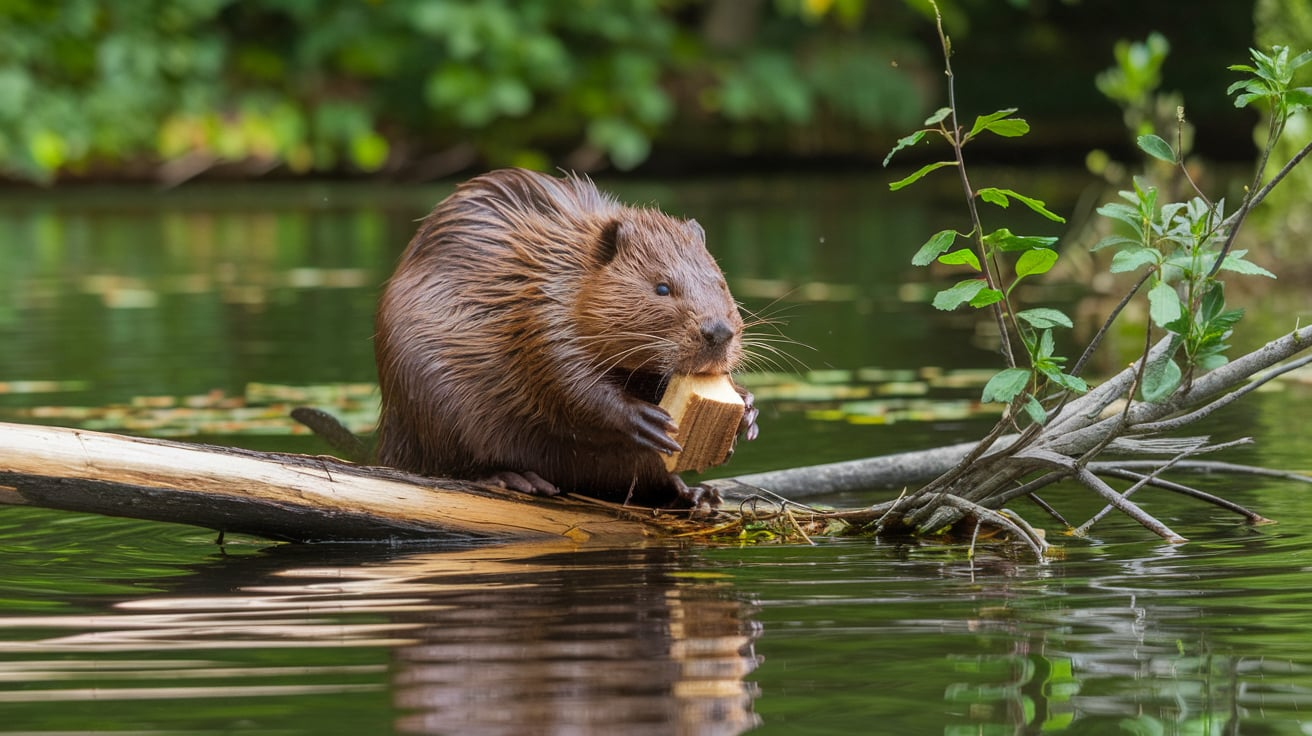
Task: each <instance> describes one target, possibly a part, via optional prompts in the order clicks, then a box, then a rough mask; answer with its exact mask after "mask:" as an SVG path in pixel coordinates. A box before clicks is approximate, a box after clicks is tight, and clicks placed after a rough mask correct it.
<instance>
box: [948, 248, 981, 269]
mask: <svg viewBox="0 0 1312 736" xmlns="http://www.w3.org/2000/svg"><path fill="white" fill-rule="evenodd" d="M938 262H939V263H942V264H945V265H948V266H960V265H963V264H964V265H967V266H970V267H971V268H973V269H975V270H976V271H978V270H980V269H979V258H977V257H976V256H975V253H974V251H972V250H971V249H969V248H962V249H960V250H954V251H952V252H951V253H945V254H943V255H941V256H939V258H938Z"/></svg>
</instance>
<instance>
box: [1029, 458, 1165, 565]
mask: <svg viewBox="0 0 1312 736" xmlns="http://www.w3.org/2000/svg"><path fill="white" fill-rule="evenodd" d="M1021 456H1024V457H1029V458H1033V459H1034V460H1037V461H1039V462H1042V463H1044V464H1047V465H1051V466H1052V467H1056V468H1063V469H1066V470H1068V471H1070V473H1071V475H1072V476H1073V477H1074V478H1075V480H1077V481H1079V482H1080V483H1081V484H1082V485H1084V486H1085V487H1087V488H1089V489H1090V490H1092V491H1093V492H1094V493H1097V494H1098V495H1099V496H1102V497H1103V498H1104V499H1106V500H1107V502H1108V503H1110V504H1111V505H1112V506H1115V507H1116V509H1117V510H1118V511H1121V512H1122V513H1124V514H1125V515H1126V516H1129V517H1130V518H1131V519H1134V520H1135V521H1137V522H1139V523H1140V524H1142V525H1143V526H1144V528H1146V529H1148V530H1149V531H1151V532H1152V533H1154V534H1156V535H1157V536H1159V537H1161V538H1162V539H1165V540H1166V541H1168V542H1170V543H1172V544H1179V543H1181V542H1186V541H1188V540H1187V539H1185V538H1184V537H1182V536H1180V535H1179V534H1176V533H1175V532H1174V531H1172V530H1171V528H1170V527H1168V526H1167V525H1165V524H1163V523H1162V522H1161V521H1158V520H1157V518H1156V517H1154V516H1153V515H1152V514H1150V513H1148V512H1147V511H1144V510H1143V509H1142V508H1140V507H1139V506H1138V505H1136V504H1135V503H1134V502H1132V501H1130V500H1129V499H1128V498H1124V497H1122V496H1121V494H1119V493H1117V492H1116V489H1115V488H1112V487H1111V486H1109V485H1107V483H1106V482H1105V481H1103V480H1102V479H1101V478H1099V477H1098V476H1096V475H1094V474H1093V473H1092V472H1090V471H1089V470H1088V469H1087V468H1084V467H1082V466H1080V465H1078V464H1076V462H1075V461H1074V460H1073V459H1071V458H1069V457H1066V456H1065V455H1060V454H1058V453H1055V452H1052V451H1050V450H1044V449H1040V448H1031V449H1028V450H1026V451H1025V452H1023V453H1021Z"/></svg>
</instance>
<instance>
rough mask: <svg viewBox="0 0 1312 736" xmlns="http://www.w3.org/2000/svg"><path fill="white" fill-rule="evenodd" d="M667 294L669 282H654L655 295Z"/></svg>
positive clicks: (668, 293) (668, 292)
mask: <svg viewBox="0 0 1312 736" xmlns="http://www.w3.org/2000/svg"><path fill="white" fill-rule="evenodd" d="M669 295H670V285H669V284H667V283H665V282H664V281H662V282H660V283H658V284H656V296H669Z"/></svg>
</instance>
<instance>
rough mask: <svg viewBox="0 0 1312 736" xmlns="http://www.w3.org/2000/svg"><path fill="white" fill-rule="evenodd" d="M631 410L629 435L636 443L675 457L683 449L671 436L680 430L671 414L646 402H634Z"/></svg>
mask: <svg viewBox="0 0 1312 736" xmlns="http://www.w3.org/2000/svg"><path fill="white" fill-rule="evenodd" d="M630 409H631V412H630V414H629V424H630V426H629V427H628V432H627V433H628V435H629V437H630V438H632V439H633V441H634V442H636V443H638V444H639V445H641V446H642V447H646V448H648V449H651V450H655V451H656V452H659V453H663V454H665V455H673V454H674V453H676V452H679V451H680V450H682V449H683V447H682V446H680V445H679V443H678V442H675V441H674V437H672V436H671V435H673V434H674V433H675V432H677V431H679V428H678V427H677V426H675V424H674V420H673V419H672V418H670V414H669V412H667V411H665V410H664V409H662V408H660V407H659V406H656V405H655V404H649V403H647V402H645V401H633V402H632V404H631V405H630Z"/></svg>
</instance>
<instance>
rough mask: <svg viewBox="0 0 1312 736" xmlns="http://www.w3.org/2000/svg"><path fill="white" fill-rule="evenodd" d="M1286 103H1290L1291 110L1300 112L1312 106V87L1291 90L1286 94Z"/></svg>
mask: <svg viewBox="0 0 1312 736" xmlns="http://www.w3.org/2000/svg"><path fill="white" fill-rule="evenodd" d="M1285 103H1286V104H1288V105H1289V109H1290V112H1298V111H1299V110H1303V109H1305V108H1309V107H1312V87H1298V88H1296V89H1291V90H1289V92H1288V93H1287V94H1285Z"/></svg>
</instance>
